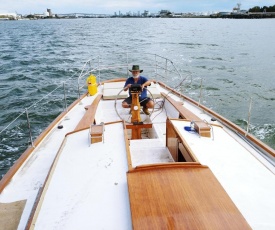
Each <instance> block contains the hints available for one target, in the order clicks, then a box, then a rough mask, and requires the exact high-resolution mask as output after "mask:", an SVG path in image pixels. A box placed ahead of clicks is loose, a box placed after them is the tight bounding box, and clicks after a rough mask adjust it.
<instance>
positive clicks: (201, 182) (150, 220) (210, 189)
mask: <svg viewBox="0 0 275 230" xmlns="http://www.w3.org/2000/svg"><path fill="white" fill-rule="evenodd" d="M127 180H128V190H129V197H130V206H131V215H132V224H133V229H142V230H144V229H234V230H235V229H242V230H243V229H251V228H250V226H249V225H248V223H247V222H246V220H245V219H244V217H243V216H242V214H241V213H240V211H239V210H238V209H237V207H236V206H235V204H234V203H233V202H232V200H231V199H230V197H229V196H228V195H227V193H226V192H225V191H224V189H223V188H222V186H221V185H220V183H219V182H218V181H217V179H216V178H215V176H214V175H213V173H212V172H211V170H210V169H209V168H208V167H206V166H202V165H200V164H198V163H178V164H162V165H155V166H153V165H152V166H150V167H140V168H137V169H134V170H131V171H129V172H128V173H127Z"/></svg>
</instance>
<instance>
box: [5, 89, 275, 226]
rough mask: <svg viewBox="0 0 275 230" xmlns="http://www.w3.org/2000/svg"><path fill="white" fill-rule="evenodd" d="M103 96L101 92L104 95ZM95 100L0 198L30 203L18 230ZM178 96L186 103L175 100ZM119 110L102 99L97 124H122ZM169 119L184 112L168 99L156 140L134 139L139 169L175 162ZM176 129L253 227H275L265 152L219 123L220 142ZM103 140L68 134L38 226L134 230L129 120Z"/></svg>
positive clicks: (158, 117) (157, 117)
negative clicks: (127, 141) (92, 141)
mask: <svg viewBox="0 0 275 230" xmlns="http://www.w3.org/2000/svg"><path fill="white" fill-rule="evenodd" d="M102 92H103V91H102V88H100V89H99V93H102ZM96 96H97V95H95V96H92V97H85V98H84V99H83V101H82V103H81V104H78V105H76V107H75V108H74V109H72V110H71V111H70V112H69V113H68V115H67V117H68V118H69V120H67V119H63V120H62V121H61V123H62V124H63V126H64V128H63V129H60V130H59V129H57V128H56V127H55V128H54V129H53V130H52V132H51V133H50V134H49V135H48V136H47V137H46V139H45V141H44V142H43V143H41V144H40V145H39V146H37V147H36V149H35V151H34V152H33V154H32V156H31V157H29V159H28V160H27V161H26V163H25V164H24V165H23V167H22V168H21V169H20V170H19V171H18V173H17V174H16V175H15V176H14V178H13V179H12V181H11V182H10V183H9V185H8V186H7V187H6V188H5V189H4V191H3V192H2V193H1V194H0V202H3V203H8V202H14V201H18V200H27V204H26V206H25V209H24V212H23V215H22V218H21V222H20V224H19V227H18V229H24V228H25V226H26V223H27V220H28V218H29V215H30V212H31V209H32V206H33V203H34V201H35V197H36V195H37V192H38V190H39V188H40V187H42V186H43V183H44V180H45V178H46V176H47V173H48V171H49V169H50V166H51V164H52V161H53V159H54V157H55V155H56V154H57V152H58V151H59V148H60V145H61V143H62V141H63V140H64V136H65V134H66V133H68V132H71V131H73V130H74V128H75V127H76V125H77V124H78V122H79V119H81V118H82V116H83V115H84V114H85V110H84V107H85V106H87V105H90V104H91V103H92V101H93V100H94V98H95V97H96ZM171 96H172V95H171ZM173 98H174V99H175V100H177V101H181V99H180V98H177V97H176V96H173ZM161 100H162V99H159V101H161ZM121 101H122V100H118V101H117V105H116V108H117V111H118V112H119V114H120V115H122V116H124V117H129V118H130V116H129V111H128V110H127V109H123V108H122V107H121ZM160 104H161V103H160ZM184 106H186V107H187V108H188V109H190V110H191V111H192V112H193V113H195V114H196V115H197V116H200V117H201V118H202V119H205V120H206V121H208V122H211V121H210V119H211V117H209V116H208V115H207V114H203V113H202V112H201V111H200V110H199V109H198V108H196V107H194V106H192V105H190V104H189V103H188V102H184ZM114 107H115V104H114V101H113V100H103V101H101V102H100V104H99V106H98V110H97V113H96V117H95V119H96V122H97V123H100V122H104V123H107V122H114V121H119V120H120V117H119V116H118V115H117V113H116V111H115V109H114ZM167 116H168V117H172V118H173V117H174V118H177V117H178V112H177V111H176V110H175V109H173V107H172V106H171V105H170V104H169V103H167V101H166V103H165V105H164V107H163V108H156V109H155V111H154V113H153V114H152V115H151V117H150V120H151V121H152V122H153V132H152V133H150V134H149V137H150V138H154V139H148V140H142V142H143V143H142V144H140V142H141V141H140V140H138V141H136V140H131V141H130V151H131V154H132V161H133V167H135V166H137V165H141V164H152V163H154V162H155V163H161V162H171V161H172V158H171V156H170V153H169V151H168V150H167V148H166V147H165V137H166V136H165V134H166V125H165V124H166V123H165V122H166V118H167ZM142 119H143V120H145V122H146V120H147V119H148V117H146V116H145V115H143V114H142ZM216 123H217V124H218V122H216ZM173 124H174V125H175V126H176V127H177V129H178V132H179V133H180V135H181V136H182V137H183V139H185V140H186V142H188V146H189V147H190V148H191V150H192V151H193V152H194V154H195V155H196V157H197V159H198V160H199V161H200V163H201V164H205V165H208V166H209V167H210V169H211V170H212V172H213V173H214V174H215V176H216V177H217V179H218V180H219V181H220V183H221V184H222V186H223V187H224V188H225V190H226V192H227V193H228V194H229V196H230V197H231V199H232V200H233V201H234V202H235V204H236V205H237V207H238V208H239V210H240V211H241V212H242V214H243V215H244V217H245V218H246V220H247V221H248V222H249V224H250V225H251V226H252V228H253V229H275V220H274V217H273V214H274V213H275V199H274V194H275V176H274V172H273V173H272V172H271V171H269V170H268V169H267V168H266V167H265V166H264V165H263V164H262V163H261V161H260V160H259V159H257V158H256V157H255V156H254V155H258V153H257V152H256V151H255V150H254V149H253V148H251V147H249V145H247V144H245V143H244V141H242V140H240V139H239V140H238V141H237V140H236V139H234V138H233V137H232V135H233V133H231V132H229V131H228V129H227V128H224V129H222V128H219V127H217V126H213V130H214V140H213V139H212V138H204V137H199V136H198V134H191V133H188V132H186V131H184V129H183V127H184V126H188V125H189V122H183V121H173ZM104 137H105V138H104V139H105V143H104V144H103V143H96V144H93V145H91V146H90V147H89V143H88V130H84V131H81V132H77V133H74V134H71V135H68V136H67V138H66V141H65V145H64V147H63V148H62V149H61V150H60V158H59V161H58V164H57V166H56V169H55V171H54V174H53V175H52V178H51V180H50V181H51V184H50V186H49V187H48V190H47V193H46V196H45V198H44V202H43V204H42V207H41V210H40V214H39V216H38V218H37V222H36V225H35V229H131V216H130V207H129V201H128V190H127V180H126V172H127V170H128V168H127V159H126V150H125V141H124V135H123V126H122V123H115V124H112V125H111V124H109V125H106V126H105V132H104ZM235 137H237V136H235ZM148 142H149V143H148ZM53 143H54V144H53ZM148 146H149V147H150V148H149V147H148ZM145 150H146V151H145ZM260 158H261V157H260ZM262 160H263V159H262ZM263 161H264V160H263ZM273 168H274V167H273ZM114 226H116V228H114Z"/></svg>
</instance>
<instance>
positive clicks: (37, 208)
mask: <svg viewBox="0 0 275 230" xmlns="http://www.w3.org/2000/svg"><path fill="white" fill-rule="evenodd" d="M66 140H67V137H65V138H64V140H63V142H62V144H61V146H60V148H59V150H58V151H57V154H56V156H55V158H54V161H53V163H52V165H51V167H50V170H49V172H48V174H47V177H46V179H45V181H44V184H43V187H42V191H41V192H40V194H39V195H38V197H37V200H38V202H36V203H35V204H34V206H33V212H32V213H31V215H30V218H29V221H28V223H27V226H26V230H29V229H34V228H35V222H36V220H37V217H38V215H39V212H40V209H41V207H42V204H43V201H44V197H45V195H46V193H47V190H48V187H49V184H50V181H51V178H52V176H53V174H54V170H55V168H56V165H57V163H58V160H59V158H60V155H61V153H62V150H63V148H64V145H65V143H66Z"/></svg>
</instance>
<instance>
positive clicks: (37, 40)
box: [0, 18, 275, 176]
mask: <svg viewBox="0 0 275 230" xmlns="http://www.w3.org/2000/svg"><path fill="white" fill-rule="evenodd" d="M274 23H275V20H219V19H217V20H216V19H156V18H154V19H149V18H147V19H135V18H133V19H130V18H127V19H121V18H114V19H72V20H37V21H5V22H0V47H1V52H0V79H1V81H0V111H1V113H0V114H1V116H0V131H1V130H2V129H3V128H4V127H6V126H7V125H8V124H9V123H10V122H11V121H12V120H13V119H15V118H16V117H17V116H18V115H19V114H20V113H22V112H23V113H24V109H25V108H28V107H29V106H30V105H32V104H33V103H34V102H36V101H37V100H39V99H41V97H43V96H44V95H46V94H47V93H49V92H50V91H52V90H53V89H55V88H56V87H57V85H59V84H60V83H61V82H63V81H64V80H67V79H69V78H70V77H71V76H72V75H73V74H75V73H78V72H79V70H80V68H81V67H82V65H83V63H84V61H86V60H87V59H88V58H90V57H94V56H96V55H98V54H101V55H103V56H108V57H109V58H112V54H113V53H116V52H121V51H125V50H128V51H130V52H133V53H135V52H139V53H143V52H147V53H148V52H149V53H157V54H159V55H161V56H165V57H168V58H170V59H172V60H173V61H174V63H175V65H176V67H177V68H178V69H179V71H181V73H182V74H183V76H186V75H189V76H192V85H187V84H185V86H184V87H183V88H182V91H183V92H184V93H186V94H187V95H189V96H190V97H192V98H194V99H196V100H198V99H199V95H200V79H202V81H203V91H202V95H203V99H202V100H201V103H203V104H205V105H207V106H209V107H210V108H213V109H214V110H217V111H218V112H219V113H220V114H222V115H224V116H225V117H227V118H228V119H230V120H231V121H233V122H234V123H236V124H238V125H240V126H241V127H243V128H244V129H246V125H247V120H248V110H249V101H250V98H252V109H251V126H250V132H252V133H253V134H254V135H255V136H257V137H258V138H260V139H261V140H263V141H264V142H265V143H267V144H268V145H269V146H271V147H272V148H275V121H274V117H275V83H274V79H275V52H274V50H275V43H274V41H275V32H274V30H273V28H274ZM144 73H145V74H146V70H145V71H144ZM121 77H123V76H121ZM75 80H76V78H75V77H73V78H72V79H71V80H70V81H69V82H68V83H67V86H66V87H68V88H67V89H66V93H67V95H68V103H71V102H72V101H73V100H75V98H76V97H77V91H76V89H75V87H74V86H75V85H76V81H75ZM157 80H158V79H157ZM162 80H164V81H165V82H168V83H169V84H170V86H172V87H173V86H176V85H178V83H179V79H173V78H171V79H170V78H168V79H162ZM62 100H63V90H62V87H61V88H60V89H58V90H57V91H56V92H55V93H54V94H53V96H51V102H49V101H46V100H45V101H41V102H40V103H39V104H40V105H43V106H42V107H41V106H40V107H38V106H33V107H31V108H30V109H29V111H28V112H29V117H30V120H31V122H32V124H31V125H32V134H33V135H34V136H38V135H39V134H40V133H41V131H42V130H43V129H44V128H45V127H47V125H48V124H49V123H50V122H51V120H52V119H54V118H55V117H56V116H57V115H58V113H60V112H61V111H62V110H63V102H62ZM44 105H45V107H44ZM46 107H47V108H51V109H50V110H49V109H46ZM27 127H28V125H27V124H26V119H25V114H24V115H23V116H22V117H20V118H19V119H18V120H17V121H16V122H15V123H14V124H13V125H12V126H11V127H10V129H8V130H6V131H5V132H3V133H2V134H0V140H1V143H0V176H1V175H3V174H4V173H5V172H6V171H7V170H8V169H9V167H10V166H11V165H12V164H13V163H14V161H15V160H16V159H17V158H18V157H19V156H20V153H22V151H24V149H25V148H26V147H27V146H28V143H27V141H26V140H28V131H27V130H28V129H27Z"/></svg>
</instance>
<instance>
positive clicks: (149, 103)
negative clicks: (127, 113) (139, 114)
mask: <svg viewBox="0 0 275 230" xmlns="http://www.w3.org/2000/svg"><path fill="white" fill-rule="evenodd" d="M129 71H130V72H131V73H132V75H133V76H132V77H129V78H128V79H127V80H126V82H125V85H124V91H127V90H129V89H130V87H131V86H132V84H139V85H141V95H140V97H139V102H140V105H141V106H142V107H143V109H142V110H143V112H144V113H145V114H146V115H149V114H150V113H149V110H148V108H153V107H154V102H153V100H152V99H151V98H149V97H147V86H149V85H151V81H149V80H148V79H147V78H146V77H143V76H140V73H142V72H143V70H140V69H139V65H133V67H132V69H131V70H129ZM131 104H132V96H131V92H130V91H129V97H127V98H126V99H125V100H124V101H123V102H122V107H123V108H131Z"/></svg>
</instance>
